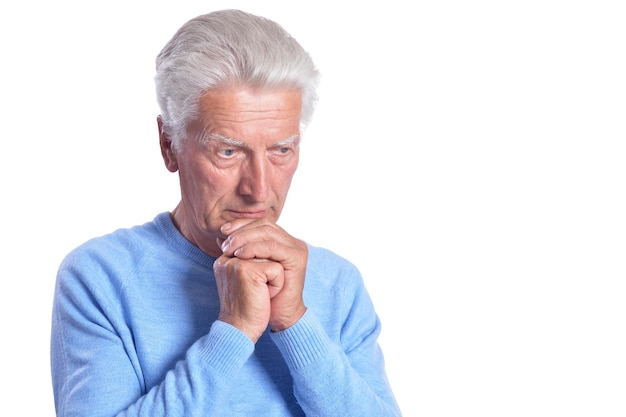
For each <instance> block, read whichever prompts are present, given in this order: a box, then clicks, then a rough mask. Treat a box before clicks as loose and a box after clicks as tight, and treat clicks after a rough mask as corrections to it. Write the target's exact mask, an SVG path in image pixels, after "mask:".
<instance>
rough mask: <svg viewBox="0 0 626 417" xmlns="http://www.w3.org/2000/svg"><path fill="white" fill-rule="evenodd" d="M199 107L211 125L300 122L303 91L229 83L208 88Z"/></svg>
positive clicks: (201, 114) (206, 123) (213, 126)
mask: <svg viewBox="0 0 626 417" xmlns="http://www.w3.org/2000/svg"><path fill="white" fill-rule="evenodd" d="M199 111H200V118H201V120H202V121H203V122H204V123H203V124H204V125H205V126H206V127H209V128H218V127H219V126H220V125H221V124H225V125H234V124H242V125H245V124H272V123H273V124H293V123H294V122H297V123H298V124H299V122H300V116H301V111H302V93H301V91H300V90H299V89H294V88H263V89H258V88H250V87H247V86H229V87H224V88H220V89H217V90H210V91H207V92H205V93H204V94H203V95H202V96H201V97H200V101H199Z"/></svg>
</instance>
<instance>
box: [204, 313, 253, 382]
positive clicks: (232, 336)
mask: <svg viewBox="0 0 626 417" xmlns="http://www.w3.org/2000/svg"><path fill="white" fill-rule="evenodd" d="M205 337H206V340H205V344H204V349H203V350H202V352H201V353H200V359H201V360H203V361H205V363H207V364H208V365H209V366H211V367H212V368H213V369H215V370H216V371H218V372H221V373H224V374H230V373H232V372H234V371H236V370H238V369H240V368H241V367H242V366H243V364H244V363H245V362H246V361H247V360H248V358H249V357H250V355H252V353H253V352H254V343H252V340H250V338H248V337H247V336H246V335H245V334H243V333H242V332H241V331H239V330H238V329H237V328H236V327H234V326H231V325H230V324H228V323H225V322H223V321H220V320H216V321H215V322H213V324H212V325H211V330H210V331H209V334H208V335H206V336H205Z"/></svg>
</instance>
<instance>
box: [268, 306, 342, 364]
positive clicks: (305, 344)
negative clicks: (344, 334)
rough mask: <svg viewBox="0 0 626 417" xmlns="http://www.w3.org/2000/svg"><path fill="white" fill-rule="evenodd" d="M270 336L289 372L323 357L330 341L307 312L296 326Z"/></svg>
mask: <svg viewBox="0 0 626 417" xmlns="http://www.w3.org/2000/svg"><path fill="white" fill-rule="evenodd" d="M270 336H271V338H272V340H273V341H274V343H275V344H276V346H278V349H279V350H280V352H281V353H282V355H283V358H284V359H285V362H287V366H288V367H289V369H291V370H298V369H300V368H303V367H305V366H307V365H309V364H311V363H313V362H315V361H317V360H318V359H319V358H320V357H324V356H325V355H326V353H327V352H328V350H329V347H330V340H329V339H328V335H327V334H326V331H325V330H324V328H323V327H322V325H321V324H320V322H319V320H318V319H317V317H315V315H314V314H313V313H311V312H310V311H309V310H307V311H306V313H304V315H303V316H302V317H301V318H300V320H298V322H297V323H296V324H294V325H293V326H291V327H289V328H288V329H285V330H282V331H280V332H272V333H270Z"/></svg>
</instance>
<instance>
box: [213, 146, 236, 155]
mask: <svg viewBox="0 0 626 417" xmlns="http://www.w3.org/2000/svg"><path fill="white" fill-rule="evenodd" d="M217 153H218V154H219V155H220V156H224V157H230V156H233V155H234V154H235V150H234V149H232V148H227V149H220V150H219V151H218V152H217Z"/></svg>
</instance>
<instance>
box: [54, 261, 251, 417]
mask: <svg viewBox="0 0 626 417" xmlns="http://www.w3.org/2000/svg"><path fill="white" fill-rule="evenodd" d="M55 292H56V294H55V298H54V300H55V301H54V305H53V315H52V317H53V318H52V335H51V336H52V337H51V366H52V379H53V386H54V393H55V395H54V396H55V407H56V415H57V416H59V417H74V416H76V417H100V416H102V417H105V416H106V417H112V416H116V415H118V416H146V417H147V416H149V417H159V416H168V417H170V416H181V417H182V416H190V415H204V416H218V415H223V409H224V402H223V401H225V400H226V398H227V393H228V391H229V390H230V388H231V387H232V385H233V384H232V382H233V380H234V376H235V375H236V374H237V372H238V371H239V369H241V367H242V366H243V364H244V363H245V362H246V361H247V360H248V358H249V357H250V355H251V354H252V353H253V351H254V345H253V343H252V342H251V341H250V339H248V338H247V337H246V336H245V335H243V334H242V333H241V332H239V331H237V330H236V329H235V328H234V327H232V326H230V325H228V324H226V323H224V322H220V321H216V322H214V323H213V324H212V326H211V328H210V330H209V331H208V333H207V334H206V335H205V336H203V337H201V338H200V339H198V340H197V341H196V342H195V343H193V344H192V345H191V346H190V347H189V349H188V350H187V352H186V353H185V357H184V358H183V359H181V360H179V361H178V362H177V363H176V365H175V366H174V367H173V368H172V369H171V370H169V371H168V372H167V373H166V374H165V378H164V379H163V380H162V381H161V383H160V384H158V385H156V386H154V387H151V388H148V390H147V388H146V386H145V384H146V383H145V381H144V378H143V376H142V374H141V372H140V366H139V365H138V364H137V363H136V361H137V356H136V354H135V353H134V352H133V351H132V345H131V344H130V343H127V341H128V340H131V339H132V334H121V332H122V331H123V329H122V327H121V326H117V325H116V324H115V323H114V320H115V316H116V314H112V313H111V311H112V310H115V309H116V306H115V305H114V304H115V302H114V301H112V300H113V299H114V297H108V296H107V294H106V292H105V293H103V291H102V290H101V288H99V287H98V288H94V286H93V285H91V284H90V283H89V282H86V281H85V280H83V279H81V276H80V274H77V273H76V272H75V271H72V270H69V269H61V271H60V275H59V276H58V279H57V287H56V289H55ZM110 304H113V305H110ZM146 390H147V391H146ZM199 410H202V412H200V411H199Z"/></svg>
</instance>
